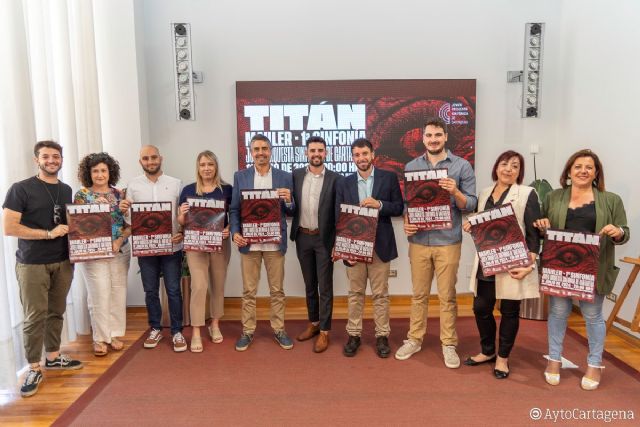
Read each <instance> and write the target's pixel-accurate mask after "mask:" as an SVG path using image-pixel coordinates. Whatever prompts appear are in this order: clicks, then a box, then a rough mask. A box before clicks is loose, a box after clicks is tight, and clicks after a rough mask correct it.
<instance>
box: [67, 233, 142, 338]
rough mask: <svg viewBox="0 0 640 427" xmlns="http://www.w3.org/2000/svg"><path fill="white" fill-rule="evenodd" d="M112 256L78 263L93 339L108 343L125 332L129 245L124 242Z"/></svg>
mask: <svg viewBox="0 0 640 427" xmlns="http://www.w3.org/2000/svg"><path fill="white" fill-rule="evenodd" d="M121 250H122V252H118V253H117V254H116V255H115V257H113V258H108V259H97V260H93V261H86V262H81V263H78V264H77V265H78V268H79V270H80V271H81V272H82V275H83V276H84V279H85V281H86V282H87V304H88V306H89V315H90V316H91V329H92V330H93V340H94V341H96V342H106V343H110V342H111V338H113V337H123V336H124V334H125V332H126V329H127V276H128V274H129V263H130V262H131V245H130V244H129V243H127V244H126V245H124V246H123V247H122V248H121Z"/></svg>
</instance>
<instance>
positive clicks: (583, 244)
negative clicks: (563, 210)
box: [540, 229, 600, 302]
mask: <svg viewBox="0 0 640 427" xmlns="http://www.w3.org/2000/svg"><path fill="white" fill-rule="evenodd" d="M599 258H600V236H599V235H597V234H592V233H581V232H573V231H567V230H554V229H548V230H547V234H546V236H545V238H544V245H543V247H542V254H541V255H540V264H541V266H542V279H541V280H540V292H542V293H545V294H548V295H554V296H561V297H571V298H577V299H579V300H583V301H589V302H593V297H594V294H595V290H596V279H597V277H598V259H599Z"/></svg>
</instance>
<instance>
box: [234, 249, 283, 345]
mask: <svg viewBox="0 0 640 427" xmlns="http://www.w3.org/2000/svg"><path fill="white" fill-rule="evenodd" d="M263 260H264V266H265V268H266V270H267V281H268V282H269V293H270V295H271V313H270V321H271V328H272V329H273V330H274V332H278V331H282V330H284V310H285V297H284V290H283V282H284V255H283V254H282V252H280V251H250V252H249V253H247V254H241V258H240V266H241V269H242V283H243V290H242V333H244V334H253V333H254V331H255V330H256V293H257V291H258V283H259V282H260V270H261V268H262V261H263Z"/></svg>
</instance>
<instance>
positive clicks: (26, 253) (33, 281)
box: [2, 141, 82, 397]
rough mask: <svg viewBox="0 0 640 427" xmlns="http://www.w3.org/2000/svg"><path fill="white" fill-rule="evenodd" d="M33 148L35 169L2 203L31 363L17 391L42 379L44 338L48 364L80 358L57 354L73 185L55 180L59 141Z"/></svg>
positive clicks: (68, 272) (69, 272) (69, 365)
mask: <svg viewBox="0 0 640 427" xmlns="http://www.w3.org/2000/svg"><path fill="white" fill-rule="evenodd" d="M33 153H34V155H35V157H34V161H35V163H36V165H38V169H39V170H38V174H37V175H36V176H34V177H31V178H28V179H25V180H24V181H20V182H17V183H15V184H13V185H12V186H11V188H10V189H9V191H8V192H7V196H6V199H5V202H4V205H3V206H2V207H3V218H4V234H5V236H14V237H17V238H18V251H17V252H16V277H17V279H18V284H19V286H20V301H21V302H22V310H23V313H24V323H23V335H24V350H25V355H26V358H27V362H28V363H29V372H27V375H26V377H25V380H24V383H23V384H22V388H21V389H20V393H21V394H22V396H23V397H27V396H32V395H34V394H35V393H36V392H37V391H38V387H39V386H40V382H42V372H41V370H40V359H41V358H42V346H43V344H44V348H45V352H46V359H45V363H44V367H45V368H46V369H80V368H82V363H81V362H80V361H78V360H72V359H71V358H70V357H69V356H67V355H64V354H60V334H61V332H62V323H63V317H62V316H63V315H64V312H65V309H66V306H67V293H68V292H69V288H70V286H71V280H72V279H73V267H72V266H71V264H70V263H69V250H68V241H67V232H68V231H69V227H68V226H67V218H66V215H65V204H67V203H71V187H69V186H68V185H67V184H65V183H63V182H62V181H60V180H58V172H59V171H60V168H62V147H61V146H60V145H59V144H58V143H56V142H53V141H41V142H38V143H37V144H36V145H35V147H34V149H33Z"/></svg>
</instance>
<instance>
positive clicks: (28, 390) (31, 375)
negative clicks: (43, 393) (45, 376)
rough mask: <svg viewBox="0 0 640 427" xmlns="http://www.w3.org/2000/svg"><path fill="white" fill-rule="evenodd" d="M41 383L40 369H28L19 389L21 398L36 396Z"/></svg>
mask: <svg viewBox="0 0 640 427" xmlns="http://www.w3.org/2000/svg"><path fill="white" fill-rule="evenodd" d="M41 382H42V372H40V369H29V372H27V376H26V377H24V383H22V387H21V388H20V394H21V395H22V397H29V396H33V395H34V394H36V392H37V391H38V387H40V383H41Z"/></svg>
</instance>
